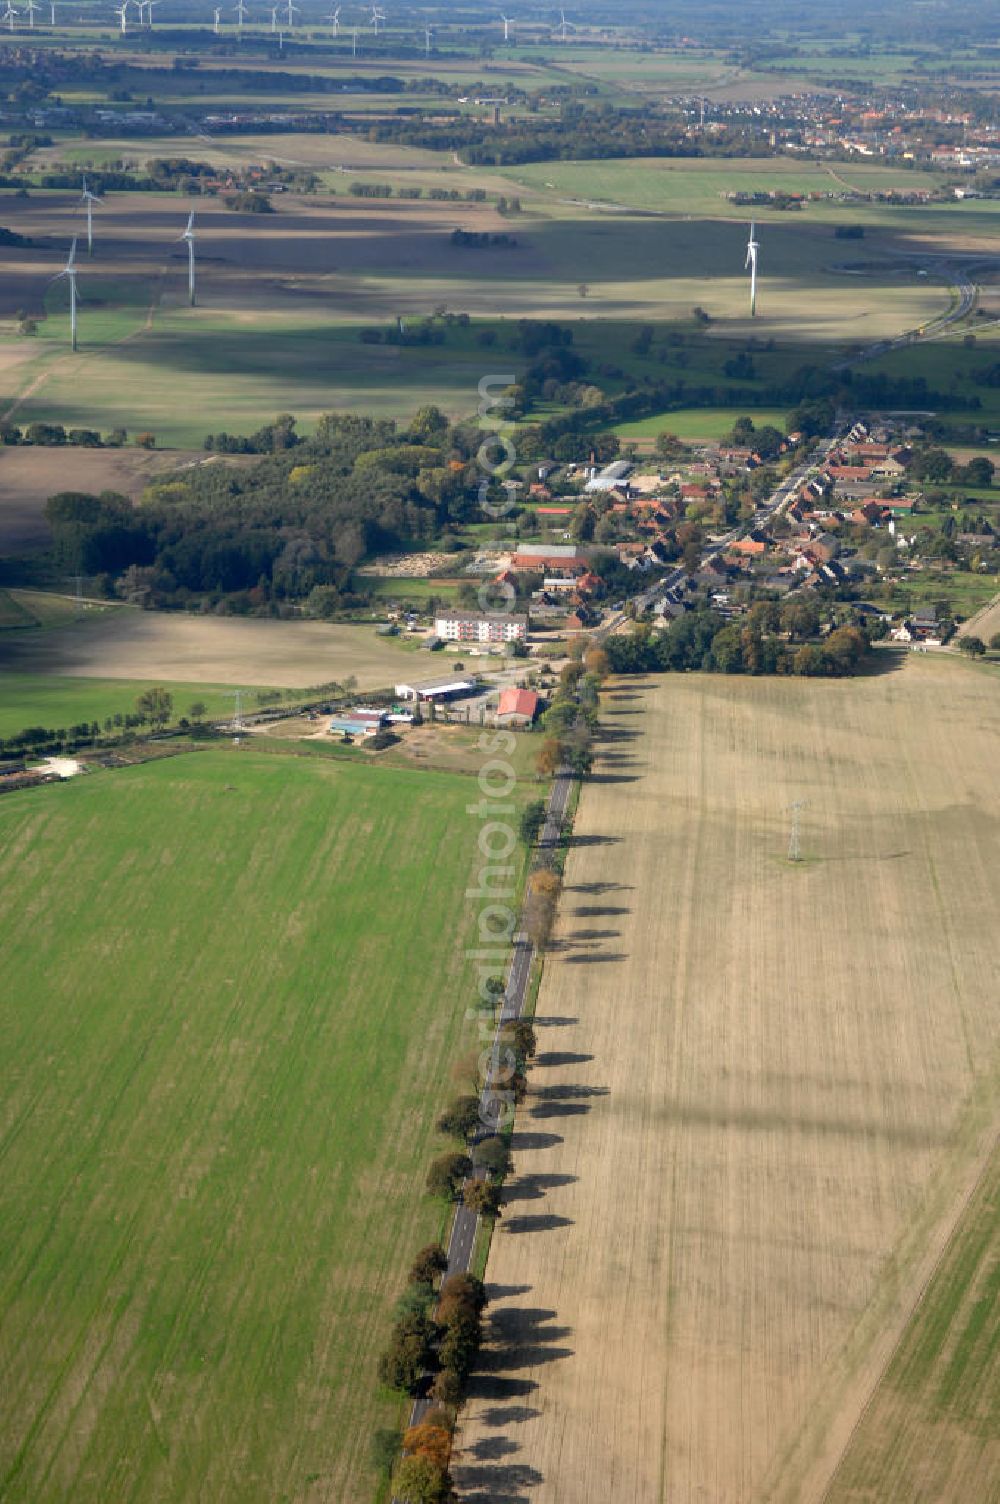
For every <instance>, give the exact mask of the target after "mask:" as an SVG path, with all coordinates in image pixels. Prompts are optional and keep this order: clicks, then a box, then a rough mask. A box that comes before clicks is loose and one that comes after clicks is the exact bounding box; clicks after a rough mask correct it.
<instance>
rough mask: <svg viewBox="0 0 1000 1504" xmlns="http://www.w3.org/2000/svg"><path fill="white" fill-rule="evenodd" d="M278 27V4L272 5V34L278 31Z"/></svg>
mask: <svg viewBox="0 0 1000 1504" xmlns="http://www.w3.org/2000/svg"><path fill="white" fill-rule="evenodd" d="M277 29H278V7H277V6H276V5H272V6H271V34H272V36H273V34H274V33H275V32H276V31H277Z"/></svg>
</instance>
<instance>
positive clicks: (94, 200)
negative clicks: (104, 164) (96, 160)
mask: <svg viewBox="0 0 1000 1504" xmlns="http://www.w3.org/2000/svg"><path fill="white" fill-rule="evenodd" d="M80 202H81V203H82V204H86V205H87V255H88V256H92V255H93V254H94V205H95V204H103V202H104V200H103V199H102V198H98V196H97V194H96V193H91V191H90V189H89V188H88V187H87V179H86V178H84V180H83V192H82V193H81V195H80Z"/></svg>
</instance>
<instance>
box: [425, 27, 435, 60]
mask: <svg viewBox="0 0 1000 1504" xmlns="http://www.w3.org/2000/svg"><path fill="white" fill-rule="evenodd" d="M433 35H434V33H433V32H432V31H431V29H430V27H429V26H425V27H424V56H425V57H430V55H431V37H432V36H433Z"/></svg>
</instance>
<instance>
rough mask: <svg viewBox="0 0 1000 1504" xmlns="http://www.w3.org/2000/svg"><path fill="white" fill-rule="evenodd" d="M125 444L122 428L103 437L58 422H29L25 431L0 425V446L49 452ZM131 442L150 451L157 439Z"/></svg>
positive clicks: (139, 436)
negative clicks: (34, 447) (68, 446)
mask: <svg viewBox="0 0 1000 1504" xmlns="http://www.w3.org/2000/svg"><path fill="white" fill-rule="evenodd" d="M127 441H128V434H127V432H126V431H125V429H124V428H112V430H111V432H110V433H108V434H105V435H103V436H102V435H101V434H100V433H98V431H97V429H96V428H64V427H63V425H62V424H61V423H29V424H28V426H27V428H19V427H18V425H17V424H16V423H4V424H2V425H0V443H4V444H11V445H17V444H24V445H29V444H31V445H38V446H41V447H42V448H48V449H51V448H59V447H60V446H61V445H63V444H77V445H79V446H80V447H81V448H82V449H121V447H122V445H123V444H125V443H127ZM134 442H135V443H136V444H138V445H139V447H140V448H144V449H152V448H153V447H154V445H155V443H156V439H155V436H154V435H153V434H151V433H140V434H136V436H135V439H134Z"/></svg>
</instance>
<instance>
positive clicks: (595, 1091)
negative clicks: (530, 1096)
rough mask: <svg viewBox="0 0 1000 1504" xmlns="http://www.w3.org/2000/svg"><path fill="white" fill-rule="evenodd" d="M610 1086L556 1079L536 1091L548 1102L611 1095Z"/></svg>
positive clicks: (573, 1100) (536, 1093)
mask: <svg viewBox="0 0 1000 1504" xmlns="http://www.w3.org/2000/svg"><path fill="white" fill-rule="evenodd" d="M610 1094H611V1093H610V1088H609V1087H607V1086H590V1085H588V1084H587V1083H586V1082H584V1081H581V1082H575V1081H565V1082H564V1081H554V1082H553V1083H552V1085H551V1086H540V1087H539V1088H538V1090H537V1091H536V1092H535V1096H536V1097H540V1098H542V1099H543V1100H545V1101H548V1102H576V1101H582V1100H583V1099H585V1098H586V1097H607V1096H610Z"/></svg>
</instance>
